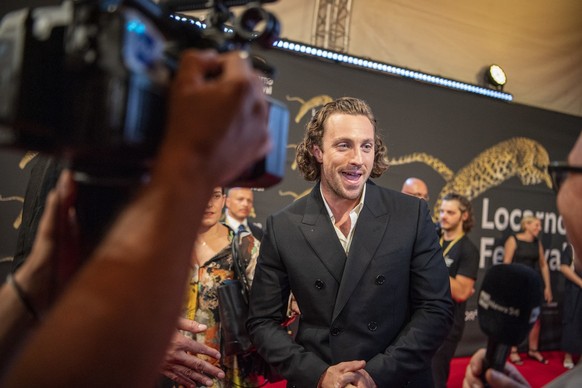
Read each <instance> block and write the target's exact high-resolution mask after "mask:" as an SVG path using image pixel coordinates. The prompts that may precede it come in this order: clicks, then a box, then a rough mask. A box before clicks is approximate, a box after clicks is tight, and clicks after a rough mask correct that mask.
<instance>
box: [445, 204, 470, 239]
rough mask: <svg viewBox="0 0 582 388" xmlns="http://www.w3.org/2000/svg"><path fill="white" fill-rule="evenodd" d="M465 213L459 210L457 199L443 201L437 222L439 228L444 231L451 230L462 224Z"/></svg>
mask: <svg viewBox="0 0 582 388" xmlns="http://www.w3.org/2000/svg"><path fill="white" fill-rule="evenodd" d="M466 214H467V213H463V212H462V211H461V208H460V206H459V201H456V200H451V201H443V202H442V203H441V209H440V212H439V223H440V225H441V228H442V229H443V230H444V231H446V232H449V231H453V230H456V229H457V228H459V227H461V228H462V226H463V221H464V220H465V219H466V217H467V216H466Z"/></svg>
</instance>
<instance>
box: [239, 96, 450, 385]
mask: <svg viewBox="0 0 582 388" xmlns="http://www.w3.org/2000/svg"><path fill="white" fill-rule="evenodd" d="M296 160H297V165H298V168H299V170H300V171H301V173H302V174H303V176H304V177H305V179H307V180H309V181H318V182H317V184H316V185H315V187H314V188H313V190H312V191H311V193H310V194H308V195H307V196H305V197H303V198H301V199H299V200H297V201H296V202H294V203H293V204H291V205H290V206H288V207H287V208H285V209H283V210H282V211H280V212H278V213H276V214H274V215H272V216H270V217H269V218H268V220H267V227H266V233H265V236H264V237H263V241H262V243H261V252H260V255H259V260H258V263H257V269H256V272H255V280H254V283H253V287H252V291H251V302H250V310H249V320H248V321H247V328H248V329H249V333H250V335H251V337H252V340H253V342H254V344H255V346H256V348H257V350H258V352H259V353H260V354H261V356H263V357H264V358H265V359H266V360H267V362H269V363H270V364H272V365H273V366H275V367H276V368H277V369H278V370H279V372H280V373H282V375H283V376H284V377H285V378H287V380H288V384H289V386H297V387H316V386H318V387H346V386H348V385H349V384H353V385H355V386H358V387H376V386H378V387H387V386H392V387H396V386H403V385H405V384H408V383H409V384H410V385H409V386H419V387H421V386H422V387H427V386H431V385H432V376H431V372H430V360H431V358H432V355H433V354H434V352H435V351H436V349H437V348H438V347H439V345H440V344H441V343H442V341H443V339H444V337H445V336H446V335H447V333H448V332H449V329H450V325H451V322H452V301H451V297H450V292H449V283H448V280H447V273H446V267H445V265H444V261H443V257H442V253H441V249H440V247H439V245H438V237H437V235H436V233H434V227H433V224H432V222H431V220H430V215H429V210H428V207H427V204H426V201H421V200H419V199H418V198H414V197H411V196H408V195H404V194H402V193H399V192H396V191H393V190H388V189H384V188H380V187H378V186H376V185H375V184H373V183H372V182H370V181H369V180H368V178H369V177H372V178H375V177H378V176H380V175H381V174H382V173H383V172H384V171H385V170H386V168H387V167H388V166H387V163H386V147H385V146H384V144H383V141H382V139H381V138H380V136H379V134H378V131H377V129H376V120H375V119H374V116H373V114H372V111H371V109H370V107H369V106H368V105H367V104H366V103H365V102H364V101H362V100H359V99H356V98H351V97H345V98H340V99H337V100H335V101H332V102H330V103H328V104H326V105H325V106H323V108H322V109H321V110H319V111H318V112H317V113H316V114H315V116H314V117H313V118H312V119H311V121H310V122H309V124H308V125H307V128H306V133H305V137H304V139H303V141H302V142H301V143H300V144H299V146H298V147H297V154H296ZM290 292H293V295H294V296H295V297H296V299H297V303H298V306H299V308H300V310H301V313H302V317H301V321H300V323H299V329H298V333H297V336H296V339H295V341H293V340H292V339H291V338H290V337H289V335H288V334H287V332H286V330H285V329H284V328H283V327H281V326H280V323H281V322H283V320H284V319H285V312H286V309H287V302H288V297H289V293H290Z"/></svg>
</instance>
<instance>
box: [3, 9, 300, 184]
mask: <svg viewBox="0 0 582 388" xmlns="http://www.w3.org/2000/svg"><path fill="white" fill-rule="evenodd" d="M270 1H274V0H270ZM270 1H254V2H249V1H218V0H214V1H212V0H205V1H200V0H198V1H190V2H188V1H184V0H181V1H168V2H165V3H163V4H156V3H154V2H153V1H152V0H65V1H63V2H62V3H61V4H60V5H58V6H52V7H39V8H32V9H29V8H26V9H21V10H17V11H14V12H12V13H9V14H8V15H6V16H5V17H4V18H3V20H2V23H1V24H0V67H1V68H2V74H1V77H0V95H1V96H2V98H1V99H0V145H3V146H9V147H17V148H23V149H27V150H38V151H42V152H48V153H52V154H57V155H60V156H64V157H65V158H66V159H67V160H68V161H70V164H71V167H72V168H73V169H74V170H75V171H79V172H82V173H84V174H87V176H90V177H93V178H95V179H101V178H104V179H105V180H107V179H121V180H124V179H129V180H130V179H133V178H135V177H140V176H141V175H143V174H144V173H145V172H146V171H147V170H148V168H149V165H150V162H151V160H152V157H153V156H154V155H155V152H156V151H157V148H158V145H159V144H160V142H161V138H162V136H163V131H164V127H165V122H166V105H167V101H166V100H167V97H168V90H169V86H170V83H171V80H172V78H173V75H174V72H175V70H176V67H177V63H178V59H179V57H180V54H181V52H182V51H183V50H184V49H187V48H200V49H205V48H212V49H216V50H217V51H219V52H226V51H231V50H250V48H251V44H258V45H261V46H262V47H263V48H268V47H271V46H272V44H273V42H274V41H275V40H276V39H277V38H278V35H279V30H280V28H279V22H278V20H277V19H276V17H275V16H274V15H272V14H271V13H269V12H267V11H266V10H265V9H264V8H263V7H262V3H265V2H270ZM247 3H250V4H247ZM235 5H236V6H238V5H246V6H247V8H246V9H245V10H244V11H243V12H242V13H240V15H239V16H238V17H236V18H234V16H233V14H232V13H231V12H230V10H229V7H230V6H235ZM207 8H210V9H211V10H212V11H211V13H210V14H209V16H208V18H207V24H206V25H204V24H203V23H202V22H201V21H199V20H196V19H195V18H192V17H188V16H186V15H183V14H178V13H176V11H184V10H198V9H207ZM229 23H231V24H230V25H231V27H229ZM257 29H258V30H257ZM251 56H252V55H251ZM256 62H257V63H260V61H256ZM260 70H263V71H265V72H266V73H267V74H266V75H267V76H271V74H268V73H269V71H271V70H272V69H270V68H269V67H268V66H264V65H263V66H261V67H260ZM269 103H270V115H269V129H270V132H271V137H272V139H273V143H274V147H273V149H272V151H271V152H270V154H269V155H268V156H267V157H266V158H265V159H264V160H262V161H260V162H258V163H256V164H255V165H254V166H252V167H251V168H250V169H249V170H248V171H247V173H245V174H244V175H243V176H241V177H240V178H239V179H237V180H236V181H235V182H232V186H249V187H269V186H272V185H274V184H276V183H278V182H279V181H280V180H281V179H282V177H283V174H284V169H285V159H286V157H285V155H286V142H287V130H288V121H289V113H288V111H287V109H286V107H285V106H284V105H283V104H282V103H280V102H278V101H275V100H270V101H269Z"/></svg>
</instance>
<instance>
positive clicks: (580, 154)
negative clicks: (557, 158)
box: [557, 134, 582, 268]
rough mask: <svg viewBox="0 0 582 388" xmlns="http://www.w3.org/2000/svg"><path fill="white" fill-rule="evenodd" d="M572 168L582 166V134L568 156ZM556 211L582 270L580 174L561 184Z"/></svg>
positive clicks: (581, 176) (581, 192) (581, 191)
mask: <svg viewBox="0 0 582 388" xmlns="http://www.w3.org/2000/svg"><path fill="white" fill-rule="evenodd" d="M568 163H569V164H570V165H572V166H582V134H581V135H580V136H579V137H578V141H576V144H575V145H574V148H572V151H571V152H570V155H569V156H568ZM557 204H558V210H559V211H560V214H561V215H562V217H563V219H564V225H565V226H566V234H567V235H568V238H569V240H570V242H571V243H572V245H574V251H575V252H576V257H577V259H578V263H577V265H578V268H582V174H577V173H570V174H569V175H568V178H567V179H566V180H565V181H564V183H563V184H562V187H561V188H560V192H559V193H558V198H557Z"/></svg>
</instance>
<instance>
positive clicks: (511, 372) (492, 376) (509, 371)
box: [463, 349, 530, 388]
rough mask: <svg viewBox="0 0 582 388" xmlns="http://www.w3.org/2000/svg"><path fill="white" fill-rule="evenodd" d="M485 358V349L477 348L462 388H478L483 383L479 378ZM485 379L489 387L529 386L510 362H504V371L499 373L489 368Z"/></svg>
mask: <svg viewBox="0 0 582 388" xmlns="http://www.w3.org/2000/svg"><path fill="white" fill-rule="evenodd" d="M484 360H485V349H480V350H478V351H477V352H476V353H475V354H474V355H473V357H471V361H470V362H469V365H467V371H466V372H465V379H464V380H463V388H480V387H484V386H485V384H484V383H483V381H482V380H481V379H480V377H479V376H481V373H482V372H483V361H484ZM485 379H486V380H487V383H489V386H490V387H491V388H529V386H530V385H529V384H528V382H527V381H526V380H525V379H524V378H523V376H522V375H521V374H520V373H519V371H518V370H517V369H516V368H515V367H514V366H513V365H511V364H510V363H505V371H504V373H501V372H499V371H496V370H495V369H492V368H489V369H487V372H486V373H485Z"/></svg>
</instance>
